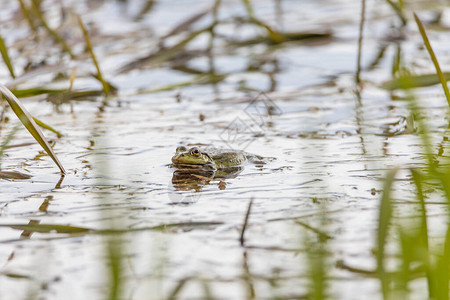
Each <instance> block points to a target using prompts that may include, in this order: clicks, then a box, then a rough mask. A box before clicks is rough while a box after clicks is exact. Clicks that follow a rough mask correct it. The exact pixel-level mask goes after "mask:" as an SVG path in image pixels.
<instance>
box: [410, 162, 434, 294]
mask: <svg viewBox="0 0 450 300" xmlns="http://www.w3.org/2000/svg"><path fill="white" fill-rule="evenodd" d="M411 173H412V178H413V181H414V185H415V186H416V189H417V198H418V199H419V203H420V219H421V226H420V239H421V241H422V243H423V247H424V254H423V256H422V259H423V264H424V265H425V267H426V270H427V280H428V295H429V296H430V298H434V297H433V295H434V291H435V288H436V287H435V286H434V280H433V277H432V270H431V266H430V257H429V255H430V254H429V246H428V224H427V211H426V207H425V196H424V194H423V188H422V183H423V178H422V175H421V174H420V173H419V172H418V171H416V170H414V169H412V170H411Z"/></svg>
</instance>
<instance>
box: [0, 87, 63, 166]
mask: <svg viewBox="0 0 450 300" xmlns="http://www.w3.org/2000/svg"><path fill="white" fill-rule="evenodd" d="M0 93H2V94H3V96H4V97H5V98H6V101H8V103H9V105H10V106H11V109H12V110H13V111H14V113H15V114H16V115H17V117H18V118H19V120H20V121H21V122H22V124H23V125H24V126H25V128H26V129H27V130H28V131H29V132H30V133H31V135H32V136H33V137H34V139H35V140H36V141H37V142H38V143H39V145H41V147H42V148H43V149H44V150H45V152H47V154H48V155H49V156H50V157H51V158H52V159H53V161H54V162H55V164H56V165H57V166H58V168H59V169H60V170H61V173H62V174H65V173H66V171H65V170H64V168H63V166H62V164H61V163H60V162H59V160H58V157H56V154H55V153H54V152H53V149H52V148H51V147H50V144H49V143H48V141H47V139H46V138H45V136H44V135H43V134H42V131H41V130H40V129H39V126H38V125H37V124H36V122H35V121H34V119H33V117H32V116H31V115H30V113H29V112H28V111H27V110H26V109H25V107H24V106H23V105H22V104H21V103H20V101H19V99H17V97H16V96H14V94H13V93H12V92H11V91H10V90H9V89H8V88H7V87H5V86H4V85H0Z"/></svg>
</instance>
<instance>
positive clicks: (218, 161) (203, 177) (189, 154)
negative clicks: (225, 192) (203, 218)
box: [172, 146, 265, 191]
mask: <svg viewBox="0 0 450 300" xmlns="http://www.w3.org/2000/svg"><path fill="white" fill-rule="evenodd" d="M263 159H264V158H263V157H260V156H257V155H253V154H249V153H246V152H244V151H235V150H230V149H226V150H221V149H216V148H208V150H205V151H202V150H200V149H199V148H198V147H192V148H190V149H187V148H186V147H184V146H180V147H178V148H177V150H176V153H175V155H174V156H173V157H172V162H173V164H174V166H175V167H177V168H178V170H177V171H175V172H174V174H173V178H172V183H173V184H174V186H175V188H177V189H183V190H188V189H195V190H197V191H199V190H200V189H201V186H203V185H206V184H208V183H209V181H211V180H213V179H220V178H224V179H225V178H234V177H236V176H237V175H238V174H239V173H240V172H241V171H242V168H243V167H242V166H243V164H245V163H246V162H247V161H250V162H253V163H255V164H257V165H260V164H264V163H265V162H264V160H263Z"/></svg>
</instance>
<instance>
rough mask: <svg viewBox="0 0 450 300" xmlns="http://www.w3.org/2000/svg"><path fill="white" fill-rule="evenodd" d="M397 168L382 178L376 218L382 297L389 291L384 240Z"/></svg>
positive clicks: (390, 211) (387, 227)
mask: <svg viewBox="0 0 450 300" xmlns="http://www.w3.org/2000/svg"><path fill="white" fill-rule="evenodd" d="M397 171H398V169H393V170H391V171H389V172H388V174H387V176H386V179H385V180H384V187H383V196H382V197H381V203H380V214H379V218H378V233H377V250H378V251H377V265H378V276H379V279H380V281H381V288H382V291H383V296H384V299H387V298H388V297H387V296H388V292H389V281H388V278H387V272H386V270H385V268H384V253H385V248H386V240H387V237H388V235H389V227H390V223H391V218H392V202H391V201H392V199H391V192H392V185H393V183H394V179H395V175H396V174H397Z"/></svg>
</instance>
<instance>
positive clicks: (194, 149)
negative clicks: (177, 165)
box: [191, 148, 200, 156]
mask: <svg viewBox="0 0 450 300" xmlns="http://www.w3.org/2000/svg"><path fill="white" fill-rule="evenodd" d="M191 154H192V155H194V156H200V150H199V149H198V148H192V149H191Z"/></svg>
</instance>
